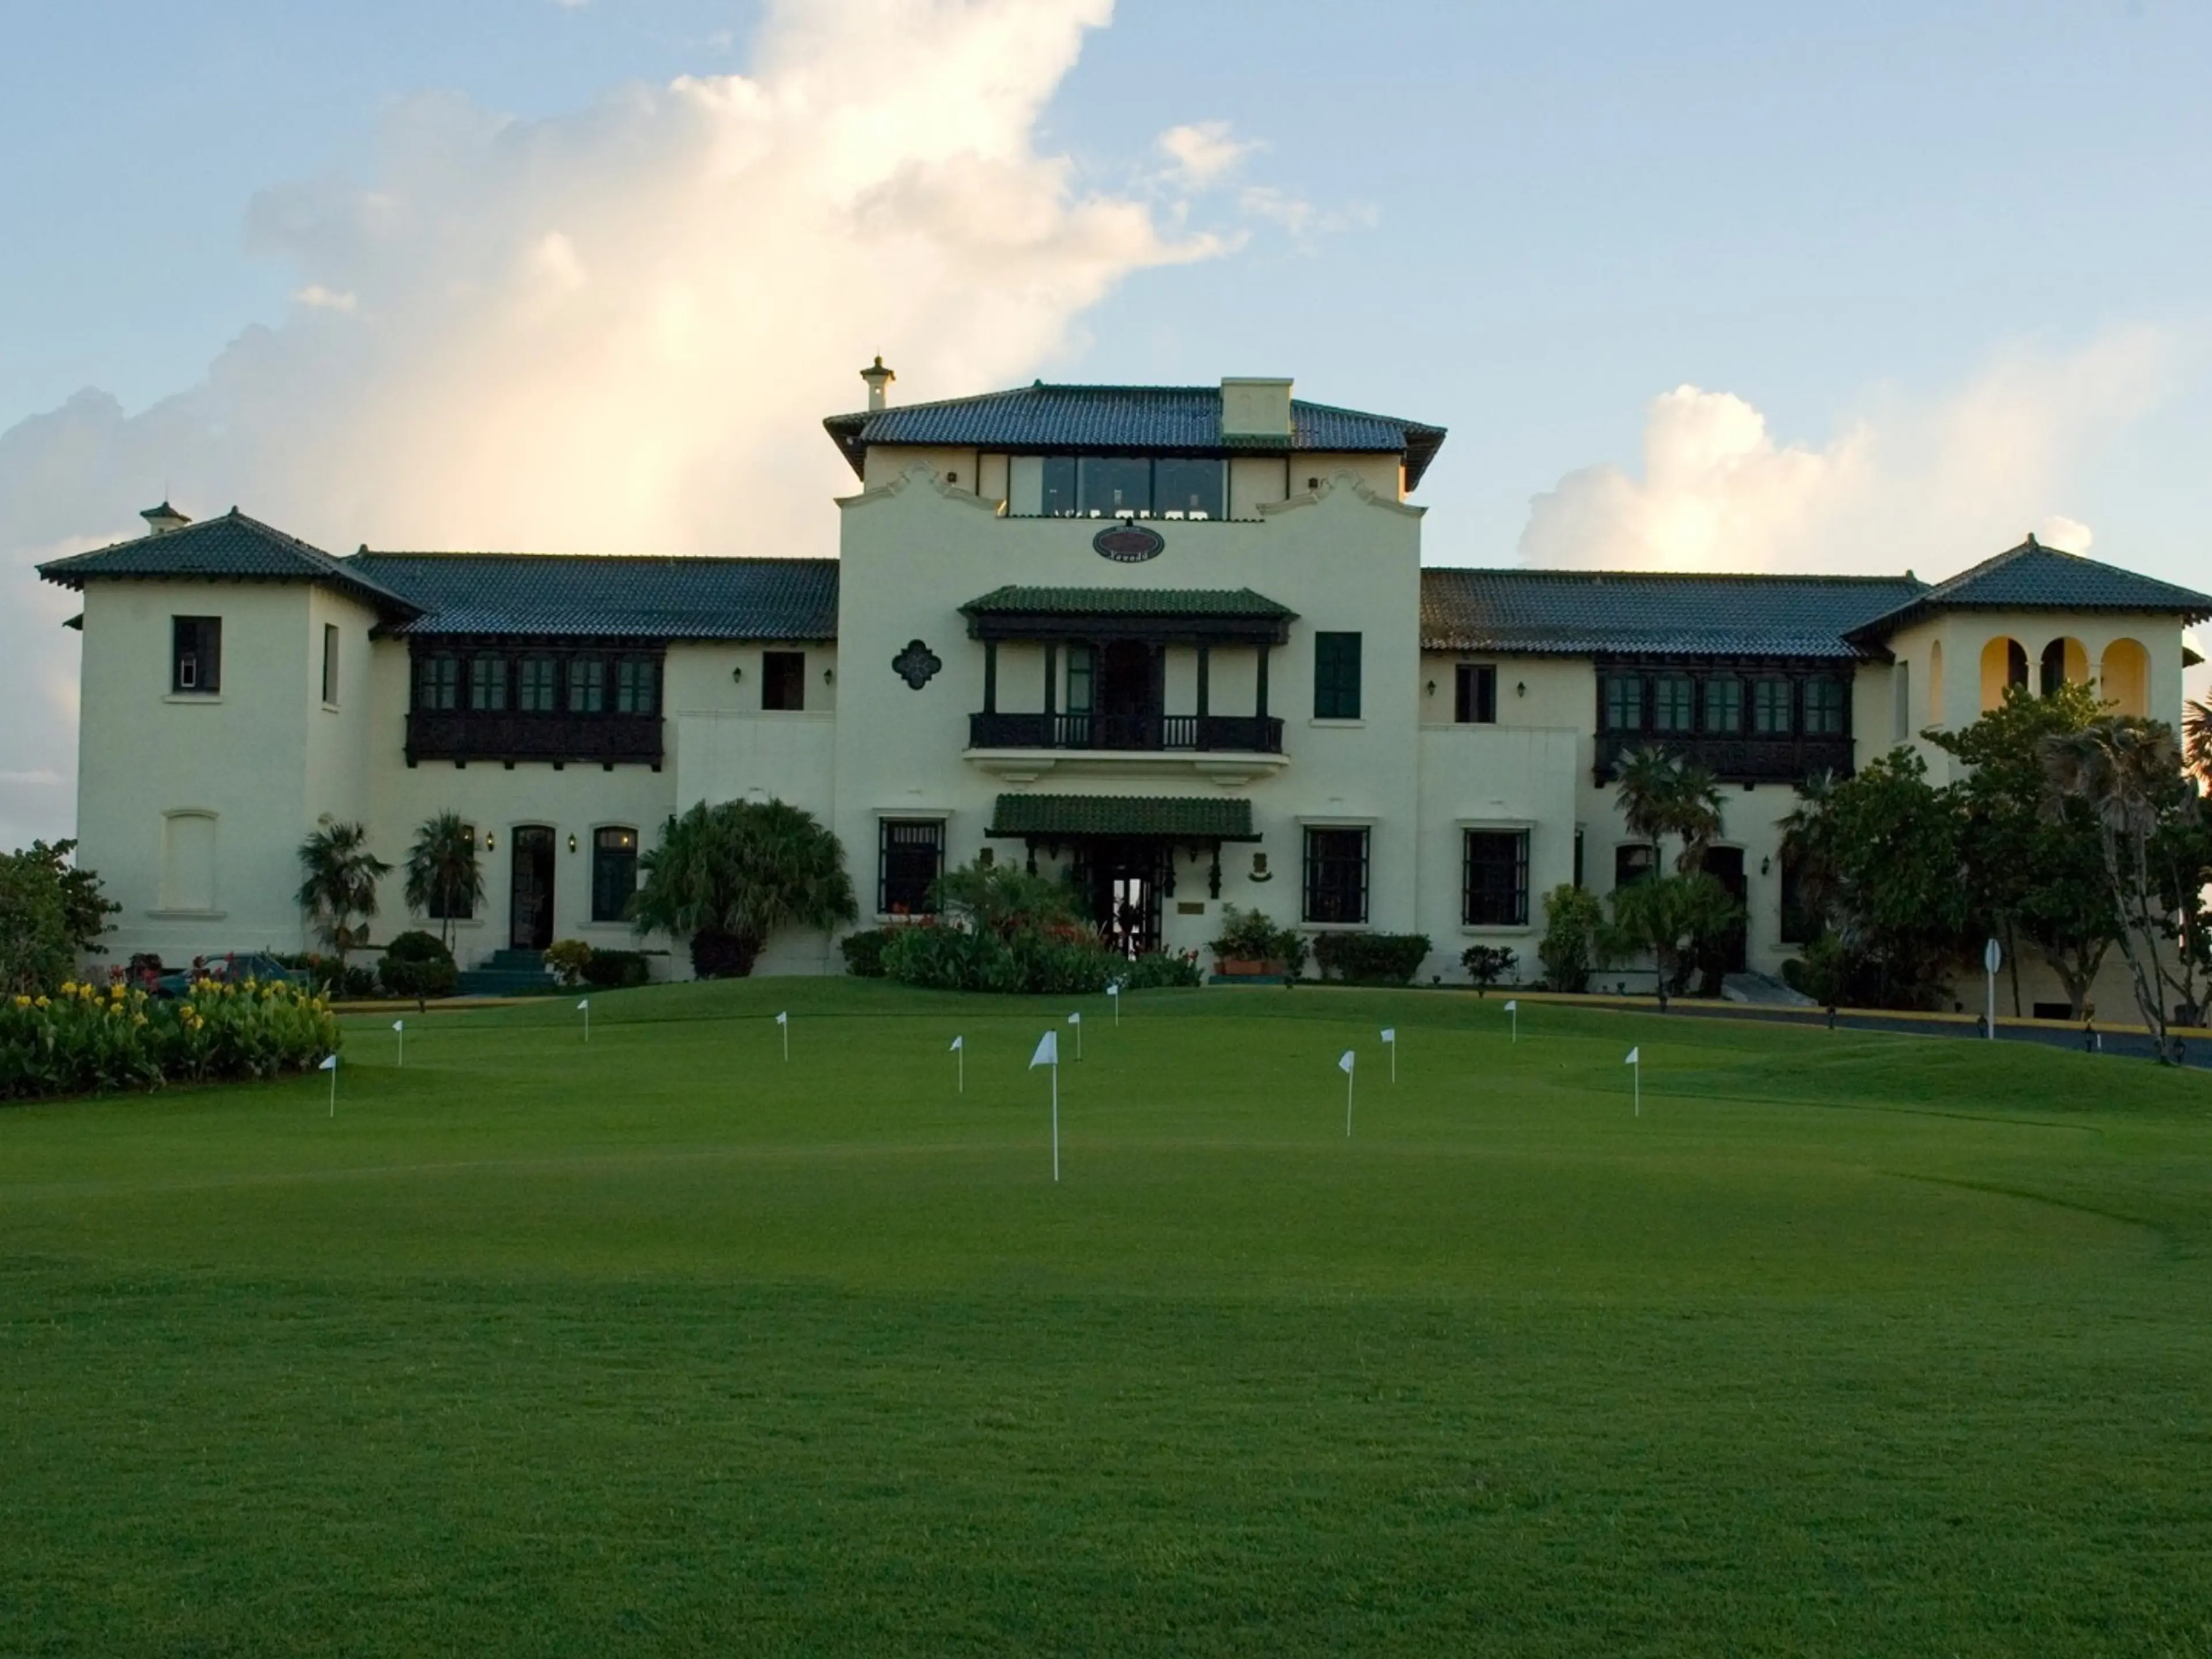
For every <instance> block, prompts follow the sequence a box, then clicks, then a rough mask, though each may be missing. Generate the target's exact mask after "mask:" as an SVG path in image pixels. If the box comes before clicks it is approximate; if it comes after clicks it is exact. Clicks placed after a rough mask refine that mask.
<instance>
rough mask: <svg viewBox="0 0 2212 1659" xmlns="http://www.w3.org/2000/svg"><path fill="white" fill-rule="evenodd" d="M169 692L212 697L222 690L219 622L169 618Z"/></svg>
mask: <svg viewBox="0 0 2212 1659" xmlns="http://www.w3.org/2000/svg"><path fill="white" fill-rule="evenodd" d="M169 690H171V691H172V692H173V693H175V694H177V695H178V696H201V697H212V696H216V695H217V694H218V693H220V692H221V691H222V617H170V618H169Z"/></svg>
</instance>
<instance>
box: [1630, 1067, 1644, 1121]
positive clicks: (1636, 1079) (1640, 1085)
mask: <svg viewBox="0 0 2212 1659" xmlns="http://www.w3.org/2000/svg"><path fill="white" fill-rule="evenodd" d="M1628 1070H1629V1077H1630V1079H1631V1082H1630V1086H1631V1087H1632V1088H1633V1089H1634V1090H1635V1091H1636V1115H1637V1116H1638V1117H1642V1116H1643V1115H1644V1061H1643V1060H1642V1059H1641V1058H1640V1057H1639V1058H1638V1060H1637V1062H1636V1064H1635V1065H1633V1066H1630V1067H1629V1068H1628Z"/></svg>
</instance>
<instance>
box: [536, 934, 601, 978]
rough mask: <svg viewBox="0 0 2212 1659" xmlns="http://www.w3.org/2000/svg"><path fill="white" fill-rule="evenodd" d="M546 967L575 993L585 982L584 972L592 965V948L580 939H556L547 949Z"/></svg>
mask: <svg viewBox="0 0 2212 1659" xmlns="http://www.w3.org/2000/svg"><path fill="white" fill-rule="evenodd" d="M545 965H546V966H547V967H548V968H550V969H552V970H553V977H554V978H555V979H556V980H558V981H560V982H561V983H562V985H563V986H565V987H567V988H568V989H569V990H572V991H573V990H574V989H575V988H576V987H578V986H579V985H581V984H582V983H583V982H584V970H585V969H587V968H589V967H590V966H591V965H592V947H591V946H590V945H586V944H585V943H584V941H583V940H581V939H555V940H554V941H553V942H552V944H550V945H547V946H546V947H545Z"/></svg>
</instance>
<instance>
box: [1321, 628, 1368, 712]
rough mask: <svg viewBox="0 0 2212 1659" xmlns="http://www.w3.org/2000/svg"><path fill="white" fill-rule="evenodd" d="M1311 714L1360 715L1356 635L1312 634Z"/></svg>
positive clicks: (1357, 639) (1357, 637)
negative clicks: (1312, 703) (1312, 705)
mask: <svg viewBox="0 0 2212 1659" xmlns="http://www.w3.org/2000/svg"><path fill="white" fill-rule="evenodd" d="M1314 718H1315V719H1316V720H1358V718H1359V635H1357V634H1316V635H1314Z"/></svg>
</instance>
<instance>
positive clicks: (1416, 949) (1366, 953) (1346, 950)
mask: <svg viewBox="0 0 2212 1659" xmlns="http://www.w3.org/2000/svg"><path fill="white" fill-rule="evenodd" d="M1428 954H1429V936H1428V935H1427V934H1426V933H1323V934H1322V936H1321V937H1320V938H1319V939H1316V940H1315V941H1314V962H1315V964H1316V966H1318V967H1319V968H1320V969H1321V972H1322V978H1323V979H1334V980H1341V981H1344V982H1345V983H1346V984H1347V985H1405V984H1408V983H1410V982H1411V981H1412V980H1413V975H1415V974H1416V973H1418V972H1419V971H1420V967H1421V963H1422V961H1423V960H1424V959H1425V957H1427V956H1428Z"/></svg>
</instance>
